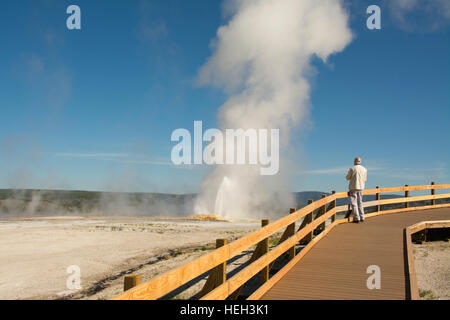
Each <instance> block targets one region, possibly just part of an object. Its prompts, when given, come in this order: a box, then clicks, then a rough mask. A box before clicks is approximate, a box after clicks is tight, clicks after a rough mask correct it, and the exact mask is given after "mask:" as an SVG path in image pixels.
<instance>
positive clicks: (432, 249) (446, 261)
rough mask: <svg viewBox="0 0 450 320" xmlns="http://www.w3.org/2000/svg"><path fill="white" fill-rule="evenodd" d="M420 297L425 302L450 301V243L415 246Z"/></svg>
mask: <svg viewBox="0 0 450 320" xmlns="http://www.w3.org/2000/svg"><path fill="white" fill-rule="evenodd" d="M414 262H415V267H416V273H417V284H418V286H419V290H420V295H421V298H422V299H425V300H428V299H430V300H437V299H439V300H449V299H450V242H445V241H430V242H424V243H423V244H420V245H419V244H414Z"/></svg>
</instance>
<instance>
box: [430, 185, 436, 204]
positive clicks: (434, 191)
mask: <svg viewBox="0 0 450 320" xmlns="http://www.w3.org/2000/svg"><path fill="white" fill-rule="evenodd" d="M431 185H432V189H431V195H432V196H434V195H435V194H436V189H435V188H434V186H435V183H434V181H433V182H431ZM431 205H432V206H435V205H436V199H431Z"/></svg>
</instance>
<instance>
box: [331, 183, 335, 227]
mask: <svg viewBox="0 0 450 320" xmlns="http://www.w3.org/2000/svg"><path fill="white" fill-rule="evenodd" d="M335 193H336V191H335V190H333V191H331V194H335ZM331 204H332V206H331V209H333V208H336V199H334V200H333V202H331ZM335 221H336V213H335V214H333V215H332V216H331V223H333V222H335Z"/></svg>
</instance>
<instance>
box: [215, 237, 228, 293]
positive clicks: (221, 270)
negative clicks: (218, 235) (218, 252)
mask: <svg viewBox="0 0 450 320" xmlns="http://www.w3.org/2000/svg"><path fill="white" fill-rule="evenodd" d="M226 244H227V239H217V240H216V249H217V248H220V247H223V246H225V245H226ZM226 271H227V262H226V261H224V262H223V263H221V264H219V265H218V266H217V267H216V276H217V278H216V285H217V286H220V285H221V284H222V283H225V281H227V275H226Z"/></svg>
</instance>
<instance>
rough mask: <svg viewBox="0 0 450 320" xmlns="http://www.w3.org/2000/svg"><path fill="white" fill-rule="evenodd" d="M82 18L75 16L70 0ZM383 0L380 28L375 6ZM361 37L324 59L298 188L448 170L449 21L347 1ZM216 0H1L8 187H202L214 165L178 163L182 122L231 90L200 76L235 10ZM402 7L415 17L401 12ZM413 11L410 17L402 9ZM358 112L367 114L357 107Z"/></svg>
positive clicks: (0, 164)
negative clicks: (356, 166) (226, 10)
mask: <svg viewBox="0 0 450 320" xmlns="http://www.w3.org/2000/svg"><path fill="white" fill-rule="evenodd" d="M70 4H77V5H79V6H80V8H81V12H82V30H73V31H69V30H68V29H67V28H66V18H67V16H68V15H67V14H66V13H65V11H66V8H67V6H69V5H70ZM369 4H379V5H380V6H381V8H382V29H381V30H368V29H367V28H366V19H367V17H368V15H367V14H366V13H365V8H366V7H367V6H368V5H369ZM346 7H347V8H348V10H349V13H350V26H351V29H352V31H353V33H354V35H355V38H354V39H353V41H352V43H351V44H350V45H349V46H348V47H347V48H346V49H345V50H344V51H343V52H341V53H339V54H336V55H334V56H332V57H331V58H330V59H329V60H328V61H327V62H326V63H323V62H322V61H320V60H319V59H317V61H314V67H315V72H314V75H312V76H311V79H310V82H311V86H312V90H311V99H310V100H311V101H310V103H311V108H312V109H311V115H310V119H309V120H310V121H308V122H307V123H304V124H302V125H301V126H300V127H299V128H297V129H296V131H295V132H294V133H293V136H292V140H291V142H290V147H289V150H290V157H291V158H292V159H294V161H295V162H296V163H297V165H298V168H296V169H294V170H293V172H292V177H293V179H292V182H291V189H292V190H293V191H305V190H321V191H329V190H332V189H336V190H345V188H346V182H345V180H344V176H345V174H346V170H347V168H348V167H349V166H351V165H352V161H353V158H354V157H355V156H361V157H362V158H363V162H364V164H365V165H366V166H367V167H368V169H369V180H368V187H375V186H377V185H380V186H398V185H404V184H409V185H414V184H426V183H429V182H430V181H436V182H438V183H439V182H441V183H448V182H449V178H450V176H449V172H448V167H449V164H450V151H449V148H448V141H449V140H450V130H448V123H449V120H450V111H449V110H450V62H449V57H450V41H449V40H450V27H449V24H448V23H447V22H448V21H449V20H450V18H449V19H447V18H448V16H446V15H442V16H439V19H440V21H441V22H442V23H440V24H439V25H437V26H435V25H434V26H430V25H429V24H430V21H436V17H433V15H436V14H438V13H437V12H436V11H435V10H434V11H433V10H429V11H427V10H422V11H421V8H420V7H417V8H414V10H412V11H410V12H408V13H407V14H404V15H402V17H403V18H404V19H403V18H402V19H399V18H398V17H399V12H398V11H395V10H394V9H392V8H390V7H389V6H388V5H386V2H383V1H373V3H369V2H367V3H365V2H357V3H356V2H355V3H351V2H349V1H347V2H346ZM221 9H222V5H221V2H219V1H210V0H195V1H183V0H179V1H175V0H172V1H158V0H153V1H99V0H95V1H83V0H78V1H50V0H46V1H39V2H38V1H22V0H19V1H10V0H7V1H4V2H2V10H0V39H1V50H0V67H1V73H0V107H1V111H2V112H1V114H2V125H1V126H0V188H9V187H17V188H49V189H54V188H63V189H83V190H113V191H139V192H141V191H142V192H171V193H187V192H197V191H198V188H199V184H200V182H201V180H202V178H203V177H204V175H205V174H206V173H207V172H208V171H209V170H211V168H208V167H206V166H200V167H199V166H196V167H185V166H184V167H175V166H173V165H171V164H170V151H171V148H172V147H173V146H174V144H173V143H171V141H170V136H171V133H172V131H173V130H175V129H177V128H187V129H189V130H192V128H193V122H194V120H202V121H203V126H204V128H213V127H217V123H216V113H217V110H218V108H219V107H220V106H221V105H222V104H223V103H224V102H225V100H226V96H225V95H224V93H223V92H221V91H220V90H218V89H215V88H210V87H198V86H196V85H195V79H196V76H197V74H198V71H199V69H200V67H201V66H202V65H203V64H204V63H205V62H206V61H207V59H208V57H209V56H210V55H211V49H210V42H211V40H212V39H213V38H214V36H215V34H216V31H217V28H218V27H219V26H221V25H223V24H225V23H226V22H227V18H226V17H225V16H224V15H223V14H222V10H221ZM405 19H406V20H405ZM407 19H411V20H409V24H408V25H407V26H408V27H405V21H408V20H407ZM355 119H357V121H355Z"/></svg>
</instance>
